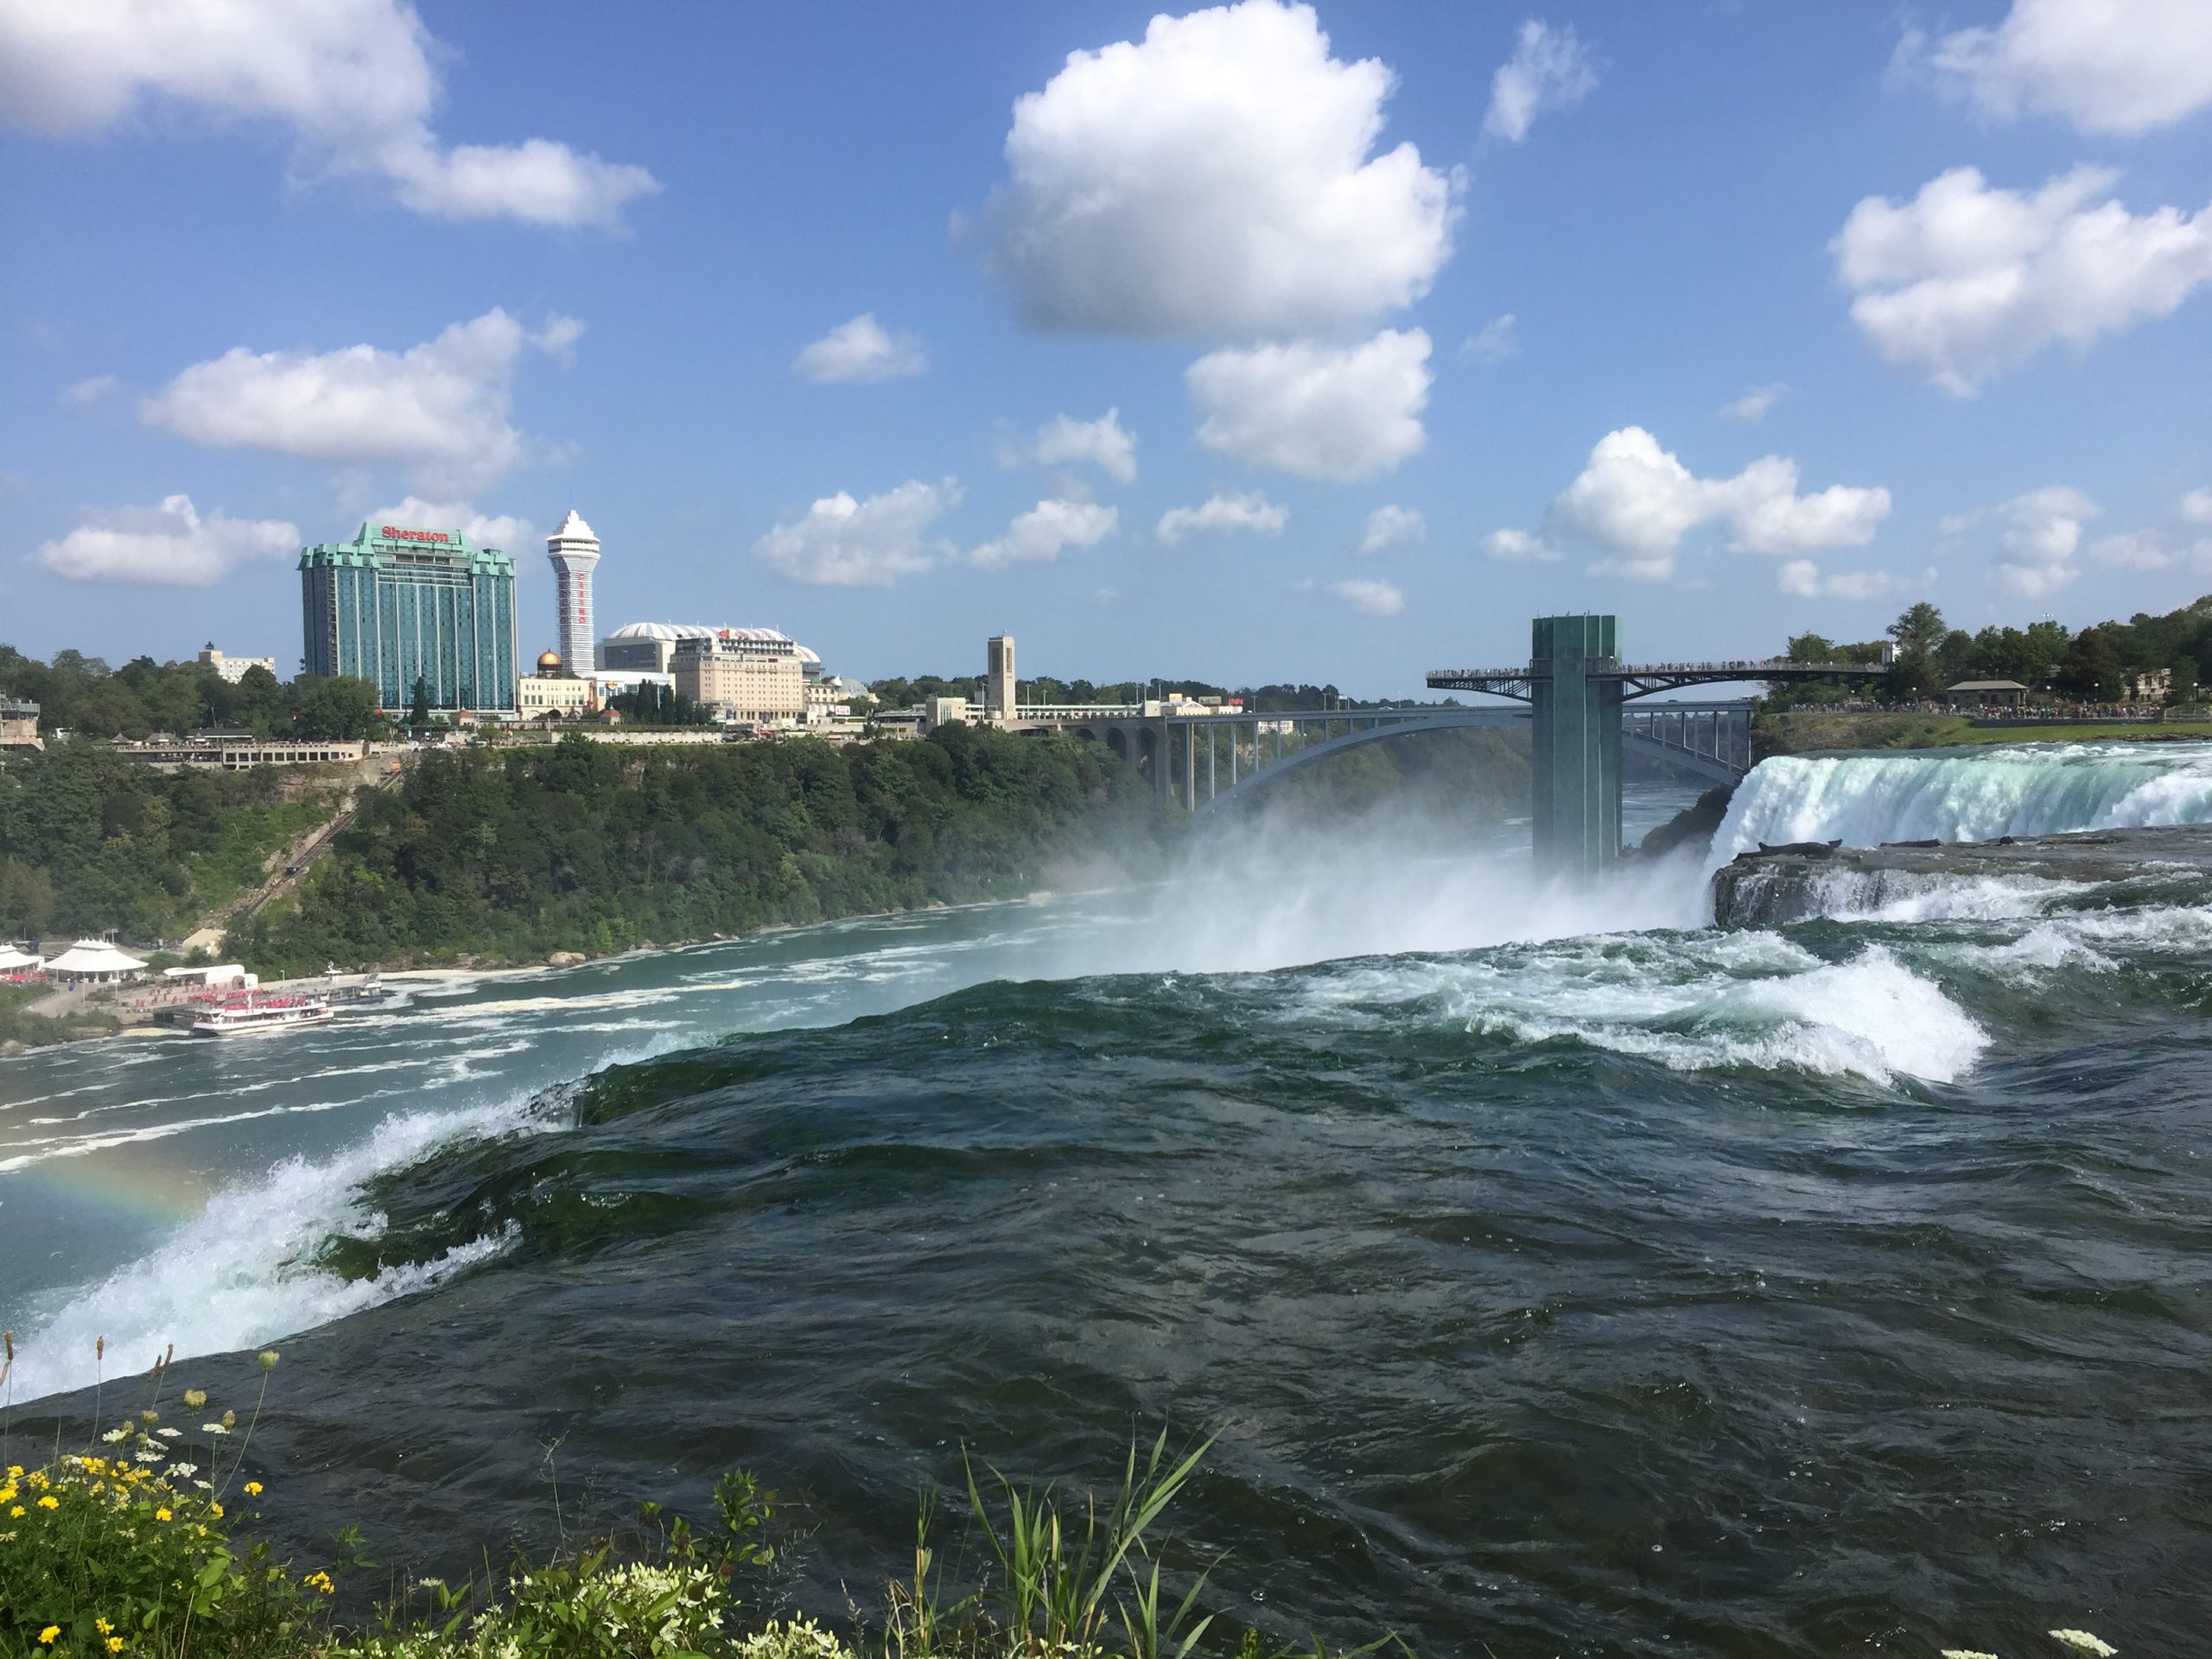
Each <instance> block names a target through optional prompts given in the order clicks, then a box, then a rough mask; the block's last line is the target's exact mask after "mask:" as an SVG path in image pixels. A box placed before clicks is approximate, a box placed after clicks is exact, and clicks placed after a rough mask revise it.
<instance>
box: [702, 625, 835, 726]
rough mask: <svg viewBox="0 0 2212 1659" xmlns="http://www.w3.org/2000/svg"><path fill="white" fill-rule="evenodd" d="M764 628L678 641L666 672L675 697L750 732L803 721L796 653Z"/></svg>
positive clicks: (801, 672) (802, 678) (801, 673)
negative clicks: (672, 681) (742, 724)
mask: <svg viewBox="0 0 2212 1659" xmlns="http://www.w3.org/2000/svg"><path fill="white" fill-rule="evenodd" d="M768 633H769V631H768V630H767V629H766V628H718V629H715V630H714V631H713V632H709V633H706V634H704V635H691V636H687V637H685V638H683V639H678V640H677V642H676V650H675V652H674V653H673V654H672V656H671V658H670V662H669V672H670V674H671V676H672V677H674V679H675V681H676V694H677V696H680V697H689V698H690V700H691V701H692V702H696V703H699V704H701V705H702V706H704V707H706V708H709V709H715V711H716V712H718V713H719V714H720V715H721V716H722V718H723V719H725V720H732V721H744V722H746V723H747V724H749V725H753V726H791V725H797V724H798V723H799V722H801V721H804V719H805V718H806V669H805V665H804V663H803V662H802V660H801V658H800V648H799V647H798V645H795V644H793V643H792V642H791V640H789V639H785V638H784V637H783V636H782V635H780V634H776V635H773V636H772V637H768V638H763V637H762V636H763V635H766V634H768Z"/></svg>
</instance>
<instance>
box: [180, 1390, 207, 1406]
mask: <svg viewBox="0 0 2212 1659" xmlns="http://www.w3.org/2000/svg"><path fill="white" fill-rule="evenodd" d="M206 1404H207V1389H186V1390H185V1391H184V1405H185V1409H186V1410H188V1411H197V1410H199V1409H200V1407H202V1406H204V1405H206Z"/></svg>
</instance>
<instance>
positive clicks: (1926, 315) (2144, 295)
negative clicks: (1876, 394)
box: [1829, 167, 2212, 397]
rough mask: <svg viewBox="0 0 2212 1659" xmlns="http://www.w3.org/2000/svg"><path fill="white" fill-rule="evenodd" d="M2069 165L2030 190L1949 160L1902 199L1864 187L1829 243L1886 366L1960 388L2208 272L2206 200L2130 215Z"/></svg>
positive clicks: (2164, 300)
mask: <svg viewBox="0 0 2212 1659" xmlns="http://www.w3.org/2000/svg"><path fill="white" fill-rule="evenodd" d="M2119 176H2120V175H2118V174H2117V173H2115V172H2113V170H2112V169H2110V168H2101V167H2077V168H2075V169H2074V170H2073V171H2072V172H2070V173H2068V174H2064V175H2061V176H2060V177H2057V178H2055V179H2052V180H2051V181H2050V182H2049V183H2047V184H2045V185H2044V187H2043V188H2042V189H2040V190H2038V191H2036V192H2035V193H2034V194H2026V193H2024V192H2022V191H2018V190H1999V189H1993V188H1991V187H1990V186H1989V184H1988V183H1987V181H1985V180H1984V179H1983V177H1982V175H1981V174H1980V172H1979V171H1978V170H1977V169H1975V168H1971V167H1961V168H1953V169H1952V170H1951V171H1949V172H1948V173H1945V174H1942V175H1940V176H1939V177H1937V178H1935V179H1931V180H1930V181H1929V182H1928V183H1926V184H1925V185H1923V186H1922V187H1921V189H1920V194H1918V195H1916V196H1915V197H1914V198H1913V199H1912V200H1910V201H1906V202H1894V201H1891V200H1888V199H1887V198H1886V197H1883V196H1869V197H1867V198H1866V200H1863V201H1861V202H1860V203H1859V205H1858V206H1857V207H1854V208H1853V209H1852V210H1851V216H1850V218H1849V219H1847V220H1845V222H1844V226H1843V229H1842V231H1841V232H1839V233H1838V234H1837V236H1836V238H1835V239H1834V241H1833V242H1832V243H1831V244H1830V245H1829V247H1830V250H1831V251H1833V252H1834V256H1835V262H1836V272H1837V275H1838V277H1840V279H1841V281H1842V283H1843V286H1844V287H1845V289H1847V290H1848V291H1849V292H1850V294H1851V295H1852V296H1853V299H1852V302H1851V315H1852V319H1853V321H1855V322H1857V323H1858V325H1859V330H1860V332H1862V333H1863V334H1865V335H1866V338H1867V340H1869V341H1870V342H1871V343H1872V346H1873V347H1874V349H1875V351H1876V352H1877V353H1879V354H1880V355H1881V357H1882V358H1883V359H1885V361H1887V362H1889V363H1891V364H1893V365H1896V366H1897V367H1899V368H1905V369H1913V370H1917V371H1920V372H1924V373H1926V374H1928V375H1929V376H1931V377H1933V378H1934V379H1935V381H1936V385H1940V386H1942V388H1943V389H1944V390H1945V391H1948V392H1950V393H1952V394H1953V395H1955V396H1957V397H1966V396H1968V395H1970V394H1971V393H1973V392H1974V391H1975V390H1977V389H1978V388H1979V387H1980V385H1982V384H1983V383H1984V382H1985V381H1986V380H1988V379H1989V378H1992V377H1993V376H1994V375H1997V374H1999V373H2000V372H2003V371H2005V370H2006V369H2009V368H2012V367H2014V366H2016V365H2018V364H2021V363H2024V362H2025V361H2026V360H2027V359H2029V358H2031V357H2033V356H2034V355H2035V354H2036V353H2037V352H2039V351H2041V350H2043V349H2044V347H2045V346H2050V345H2053V344H2056V343H2059V342H2063V343H2065V344H2068V345H2070V346H2075V347H2077V348H2078V347H2085V346H2088V345H2089V344H2090V343H2091V342H2093V341H2094V340H2097V339H2098V338H2099V337H2100V336H2101V335H2104V334H2117V333H2119V332H2120V330H2122V329H2125V328H2129V327H2133V326H2134V325H2135V324H2137V323H2139V322H2143V321H2148V320H2150V319H2152V318H2154V317H2163V316H2165V315H2169V314H2170V313H2171V312H2172V311H2173V310H2175V309H2176V308H2177V307H2178V306H2179V305H2180V304H2181V303H2182V302H2183V301H2184V300H2186V299H2187V298H2189V296H2190V295H2191V294H2192V293H2194V292H2195V291H2196V289H2197V288H2199V287H2200V286H2202V284H2204V283H2208V282H2212V208H2207V209H2205V210H2204V211H2202V212H2200V213H2193V214H2191V213H2182V212H2181V211H2180V210H2179V209H2177V208H2173V207H2161V208H2159V209H2158V210H2157V211H2156V212H2155V213H2142V214H2136V213H2129V212H2128V211H2127V209H2126V207H2123V206H2121V205H2120V202H2119V201H2117V200H2113V196H2112V189H2113V185H2114V184H2115V183H2117V182H2118V180H2119Z"/></svg>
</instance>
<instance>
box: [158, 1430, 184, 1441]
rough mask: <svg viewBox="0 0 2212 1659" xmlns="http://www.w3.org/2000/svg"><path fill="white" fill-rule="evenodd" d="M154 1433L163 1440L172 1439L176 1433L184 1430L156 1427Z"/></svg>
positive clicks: (178, 1433)
mask: <svg viewBox="0 0 2212 1659" xmlns="http://www.w3.org/2000/svg"><path fill="white" fill-rule="evenodd" d="M154 1433H156V1434H158V1435H160V1436H161V1437H162V1439H163V1440H175V1439H176V1438H177V1436H178V1435H180V1434H181V1433H184V1431H183V1430H182V1429H181V1428H157V1429H156V1430H155V1431H154Z"/></svg>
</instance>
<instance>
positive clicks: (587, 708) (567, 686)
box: [515, 651, 599, 720]
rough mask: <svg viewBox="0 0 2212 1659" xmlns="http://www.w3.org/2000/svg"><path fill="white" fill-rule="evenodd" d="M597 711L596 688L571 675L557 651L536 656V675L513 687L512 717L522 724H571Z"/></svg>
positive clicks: (539, 653) (542, 652) (526, 675)
mask: <svg viewBox="0 0 2212 1659" xmlns="http://www.w3.org/2000/svg"><path fill="white" fill-rule="evenodd" d="M598 708H599V696H598V688H597V687H596V686H594V684H593V683H591V682H590V681H589V680H588V679H585V678H583V677H582V676H581V675H576V674H571V673H570V672H569V670H568V668H567V666H566V665H565V664H563V662H562V661H561V653H560V652H557V651H541V652H538V653H537V671H536V672H535V673H531V674H525V675H524V676H523V677H522V678H521V679H520V680H519V681H518V682H517V683H516V687H515V713H516V714H517V715H518V716H519V717H520V718H522V719H524V720H574V719H576V718H578V717H579V716H581V715H588V714H593V713H595V712H596V711H597V710H598Z"/></svg>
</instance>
